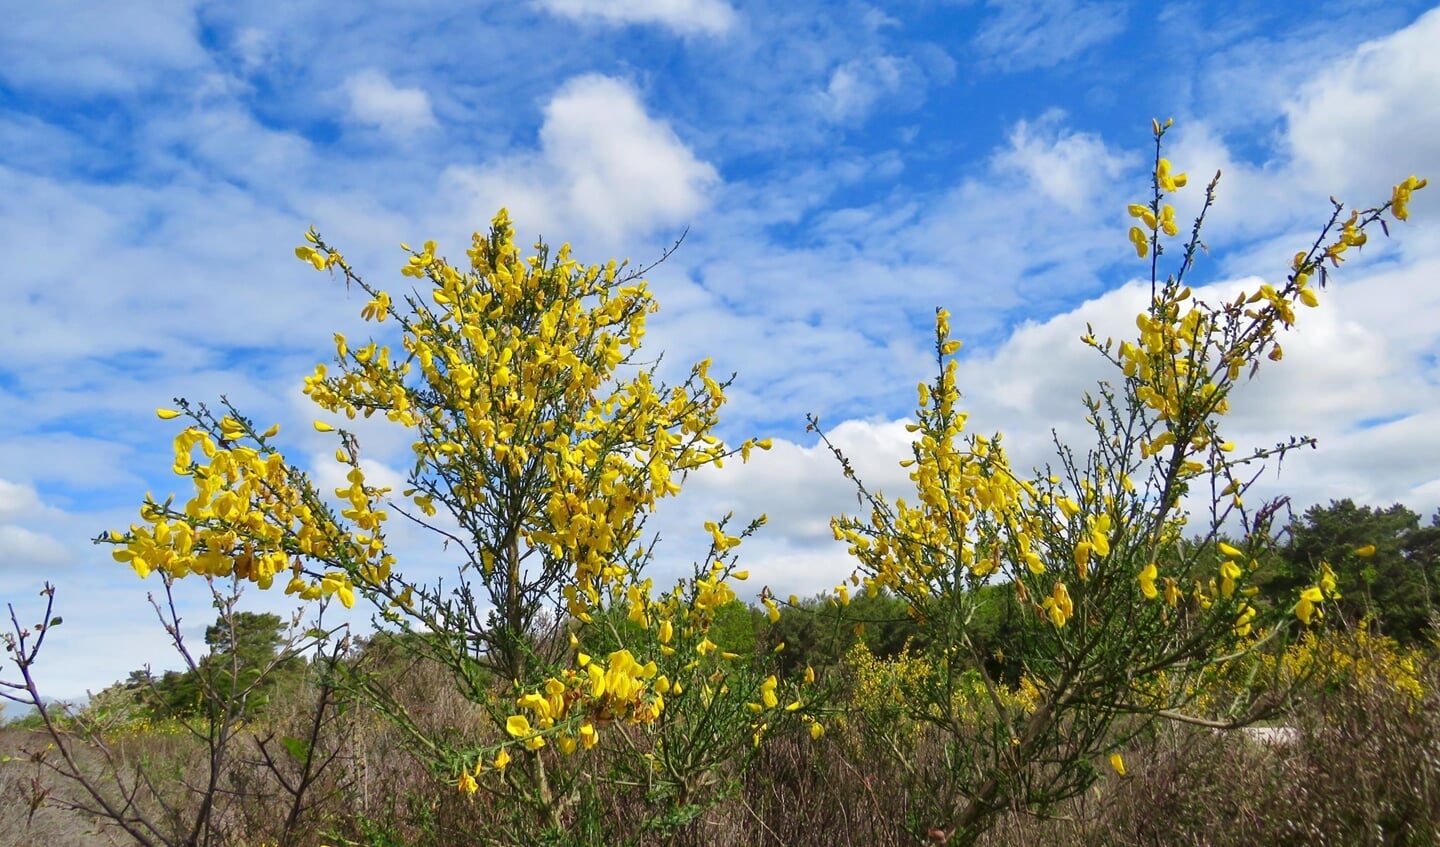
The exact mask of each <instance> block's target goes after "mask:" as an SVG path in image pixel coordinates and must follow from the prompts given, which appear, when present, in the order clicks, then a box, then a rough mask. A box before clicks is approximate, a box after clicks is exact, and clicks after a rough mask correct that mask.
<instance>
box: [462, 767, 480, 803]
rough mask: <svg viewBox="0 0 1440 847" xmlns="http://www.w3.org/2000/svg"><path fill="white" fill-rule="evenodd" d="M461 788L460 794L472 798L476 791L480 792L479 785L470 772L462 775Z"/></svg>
mask: <svg viewBox="0 0 1440 847" xmlns="http://www.w3.org/2000/svg"><path fill="white" fill-rule="evenodd" d="M459 788H460V793H462V794H465V795H468V796H472V797H473V796H474V795H475V792H476V791H479V790H480V786H479V784H478V783H476V782H475V777H473V776H471V775H470V772H469V771H466V772H465V773H462V774H460V785H459Z"/></svg>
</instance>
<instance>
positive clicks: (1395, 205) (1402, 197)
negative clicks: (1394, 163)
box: [1390, 175, 1429, 221]
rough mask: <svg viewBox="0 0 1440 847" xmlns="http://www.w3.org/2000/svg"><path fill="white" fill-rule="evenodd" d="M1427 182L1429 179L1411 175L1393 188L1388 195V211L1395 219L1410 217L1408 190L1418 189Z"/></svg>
mask: <svg viewBox="0 0 1440 847" xmlns="http://www.w3.org/2000/svg"><path fill="white" fill-rule="evenodd" d="M1428 184H1429V180H1425V179H1416V178H1415V177H1414V176H1413V175H1412V176H1411V177H1410V178H1409V179H1407V180H1405V181H1404V182H1402V183H1400V184H1399V185H1397V186H1395V190H1394V191H1393V192H1392V193H1391V195H1390V211H1391V213H1392V214H1394V215H1395V219H1396V220H1401V221H1405V220H1409V219H1410V210H1409V205H1410V192H1412V191H1419V190H1420V189H1422V188H1424V187H1425V186H1426V185H1428Z"/></svg>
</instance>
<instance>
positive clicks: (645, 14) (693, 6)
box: [538, 0, 736, 35]
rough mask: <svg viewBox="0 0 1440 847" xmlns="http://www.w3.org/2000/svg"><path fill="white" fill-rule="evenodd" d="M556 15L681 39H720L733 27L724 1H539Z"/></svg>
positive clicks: (732, 15)
mask: <svg viewBox="0 0 1440 847" xmlns="http://www.w3.org/2000/svg"><path fill="white" fill-rule="evenodd" d="M538 4H539V5H540V6H541V7H543V8H545V9H547V10H549V11H550V12H553V13H554V14H557V15H563V16H565V17H568V18H576V19H579V20H594V21H603V22H604V23H607V24H611V25H624V24H658V25H660V26H664V27H667V28H669V29H672V30H674V31H675V32H677V33H679V34H681V35H695V34H705V35H723V34H725V33H726V32H728V31H729V30H730V28H731V27H732V26H733V25H734V24H735V17H736V14H735V10H734V9H733V8H731V6H730V4H729V3H726V2H725V0H538Z"/></svg>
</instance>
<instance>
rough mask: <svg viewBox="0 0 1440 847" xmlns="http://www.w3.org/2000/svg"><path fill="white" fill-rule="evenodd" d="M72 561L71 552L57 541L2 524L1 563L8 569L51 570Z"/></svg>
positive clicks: (23, 528)
mask: <svg viewBox="0 0 1440 847" xmlns="http://www.w3.org/2000/svg"><path fill="white" fill-rule="evenodd" d="M70 561H71V559H70V553H69V551H67V550H66V549H65V545H64V544H61V543H60V542H59V541H58V540H57V539H55V538H52V537H51V536H49V535H46V534H44V533H41V532H35V531H34V530H30V529H26V528H25V527H23V526H7V525H3V524H0V562H4V563H5V565H6V567H24V568H36V569H42V568H43V569H51V568H55V567H58V566H60V565H65V564H69V563H70Z"/></svg>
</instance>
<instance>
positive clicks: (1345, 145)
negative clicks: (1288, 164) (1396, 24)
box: [1286, 9, 1440, 197]
mask: <svg viewBox="0 0 1440 847" xmlns="http://www.w3.org/2000/svg"><path fill="white" fill-rule="evenodd" d="M1436 44H1440V9H1434V10H1431V11H1430V12H1428V13H1426V14H1425V15H1423V16H1422V17H1421V18H1419V19H1418V20H1417V21H1415V23H1414V24H1412V25H1411V26H1409V27H1406V28H1405V29H1403V30H1400V31H1399V32H1396V33H1394V34H1393V35H1389V36H1386V37H1385V38H1381V39H1377V40H1375V41H1371V42H1368V43H1366V44H1363V45H1361V46H1360V47H1359V48H1358V49H1357V50H1356V51H1355V52H1354V53H1353V54H1352V55H1350V56H1349V57H1347V58H1345V59H1344V60H1343V61H1340V62H1338V63H1334V64H1332V65H1329V66H1327V67H1325V68H1324V69H1323V70H1322V71H1321V72H1320V73H1319V74H1318V75H1316V76H1315V78H1314V79H1312V80H1311V81H1310V82H1309V83H1308V84H1306V85H1305V86H1304V87H1303V88H1302V89H1301V90H1300V92H1299V95H1298V96H1297V97H1295V98H1294V99H1293V100H1292V101H1291V102H1290V104H1289V106H1288V108H1287V109H1286V115H1287V118H1288V126H1287V128H1286V140H1287V142H1288V146H1289V150H1290V153H1291V155H1292V156H1293V157H1294V160H1295V165H1296V168H1297V170H1298V171H1299V172H1300V174H1301V175H1303V176H1304V177H1307V178H1309V179H1312V180H1313V181H1314V182H1316V183H1319V184H1321V185H1324V186H1326V187H1327V190H1330V191H1342V190H1343V191H1347V192H1349V191H1352V190H1358V191H1361V192H1364V193H1365V194H1366V195H1367V197H1368V196H1369V195H1372V194H1375V193H1377V192H1379V191H1381V190H1384V189H1388V188H1389V186H1391V185H1393V184H1394V183H1396V182H1399V181H1400V180H1402V179H1404V178H1405V177H1406V176H1408V175H1409V173H1410V170H1407V171H1406V172H1405V173H1399V172H1397V170H1396V169H1397V168H1408V169H1411V170H1414V171H1417V172H1419V173H1420V174H1421V175H1424V174H1427V173H1428V174H1431V175H1440V109H1436V108H1434V107H1433V105H1432V104H1433V103H1434V99H1435V91H1436V90H1440V50H1437V49H1435V45H1436Z"/></svg>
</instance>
